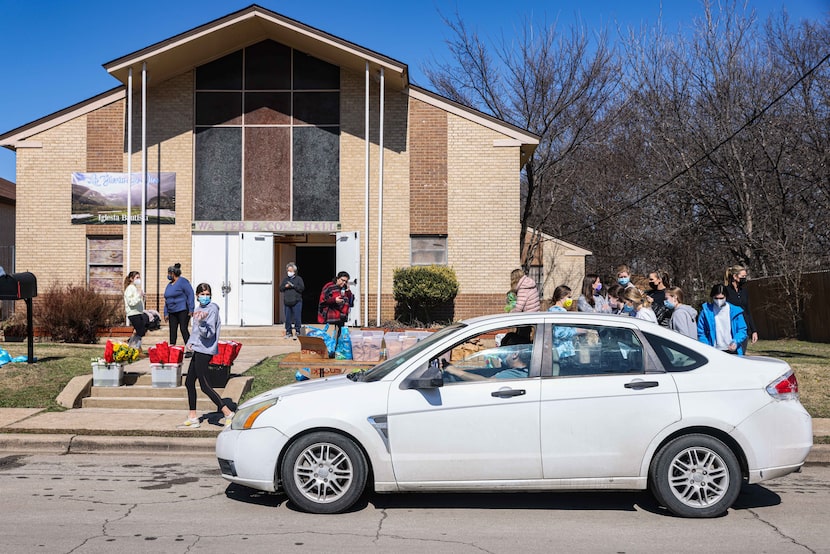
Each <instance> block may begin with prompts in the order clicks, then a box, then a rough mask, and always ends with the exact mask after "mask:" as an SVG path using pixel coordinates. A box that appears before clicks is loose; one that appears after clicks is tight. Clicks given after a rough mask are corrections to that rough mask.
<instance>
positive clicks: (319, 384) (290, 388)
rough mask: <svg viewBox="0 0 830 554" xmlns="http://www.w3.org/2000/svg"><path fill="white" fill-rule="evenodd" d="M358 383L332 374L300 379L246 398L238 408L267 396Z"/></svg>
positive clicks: (292, 393) (295, 393) (307, 391)
mask: <svg viewBox="0 0 830 554" xmlns="http://www.w3.org/2000/svg"><path fill="white" fill-rule="evenodd" d="M356 384H358V382H356V381H352V380H350V379H348V378H347V377H346V376H345V375H334V376H332V377H325V378H323V379H312V380H310V381H300V382H298V383H292V384H290V385H285V386H283V387H279V388H276V389H271V390H269V391H268V392H263V393H262V394H259V395H257V396H255V397H253V398H251V399H250V400H247V401H246V402H245V403H244V404H242V405H241V406H240V408H244V407H245V406H247V405H249V404H255V403H257V402H261V401H263V400H268V399H269V398H274V397H277V396H280V397H286V396H294V395H297V394H306V393H310V392H316V391H320V390H328V389H338V388H342V387H351V386H355V385H356Z"/></svg>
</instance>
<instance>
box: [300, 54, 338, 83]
mask: <svg viewBox="0 0 830 554" xmlns="http://www.w3.org/2000/svg"><path fill="white" fill-rule="evenodd" d="M339 88H340V68H339V67H337V66H336V65H332V64H330V63H328V62H324V61H323V60H320V59H317V58H315V57H313V56H309V55H308V54H303V53H302V52H299V51H297V50H295V51H294V90H337V89H339Z"/></svg>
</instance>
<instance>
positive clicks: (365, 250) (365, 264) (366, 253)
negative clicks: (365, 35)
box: [362, 60, 370, 325]
mask: <svg viewBox="0 0 830 554" xmlns="http://www.w3.org/2000/svg"><path fill="white" fill-rule="evenodd" d="M365 88H366V91H365V93H364V98H363V100H364V105H365V108H364V114H363V130H364V131H363V132H364V135H363V137H364V141H363V142H364V145H365V153H364V165H365V170H364V173H365V175H366V182H365V184H364V186H363V190H364V195H363V196H364V198H363V206H364V211H365V219H364V222H363V231H364V232H363V253H364V254H363V264H362V265H363V267H365V268H366V273H365V274H364V275H365V277H366V278H365V279H363V291H364V292H363V324H364V325H368V322H369V145H370V141H369V60H366V85H365Z"/></svg>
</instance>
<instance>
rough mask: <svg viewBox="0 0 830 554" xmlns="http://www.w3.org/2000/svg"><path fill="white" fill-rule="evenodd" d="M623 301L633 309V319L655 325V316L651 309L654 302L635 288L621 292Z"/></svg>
mask: <svg viewBox="0 0 830 554" xmlns="http://www.w3.org/2000/svg"><path fill="white" fill-rule="evenodd" d="M623 299H624V300H625V303H626V304H627V305H628V306H630V307H631V308H633V309H634V313H635V315H634V317H636V318H637V319H644V320H646V321H651V322H652V323H657V316H656V315H654V310H652V309H651V304H652V302H654V301H653V300H652V299H651V297H650V296H649V295H647V294H644V293H643V292H642V291H641V290H640V289H638V288H637V287H629V288H627V289H625V291H623Z"/></svg>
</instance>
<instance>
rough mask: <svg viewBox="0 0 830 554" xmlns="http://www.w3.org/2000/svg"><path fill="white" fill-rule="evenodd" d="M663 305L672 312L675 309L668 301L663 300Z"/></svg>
mask: <svg viewBox="0 0 830 554" xmlns="http://www.w3.org/2000/svg"><path fill="white" fill-rule="evenodd" d="M663 305H664V306H665V307H667V308H668V309H670V310H673V309H674V308H675V305H674V303H673V302H670V301H669V300H663Z"/></svg>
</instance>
